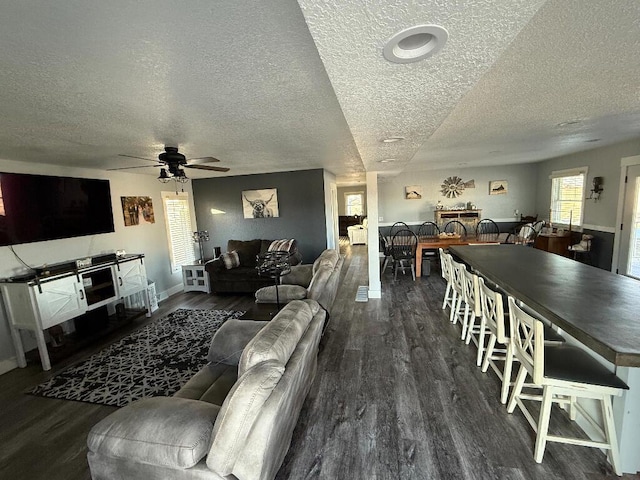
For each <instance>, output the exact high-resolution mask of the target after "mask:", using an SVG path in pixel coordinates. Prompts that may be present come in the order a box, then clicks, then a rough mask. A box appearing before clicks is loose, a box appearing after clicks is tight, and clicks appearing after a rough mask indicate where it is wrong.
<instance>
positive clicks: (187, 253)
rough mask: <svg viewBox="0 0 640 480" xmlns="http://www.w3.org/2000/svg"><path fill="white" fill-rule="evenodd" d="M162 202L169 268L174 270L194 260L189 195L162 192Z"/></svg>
mask: <svg viewBox="0 0 640 480" xmlns="http://www.w3.org/2000/svg"><path fill="white" fill-rule="evenodd" d="M162 202H163V204H164V212H165V219H166V223H167V236H168V240H169V253H170V256H171V269H172V270H174V271H175V270H178V269H180V267H182V265H190V264H193V263H194V262H195V252H194V246H193V245H194V244H193V229H192V228H191V211H190V209H189V197H188V195H187V194H186V193H181V194H178V195H176V194H175V193H171V194H168V195H164V194H163V197H162Z"/></svg>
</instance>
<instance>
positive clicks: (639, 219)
mask: <svg viewBox="0 0 640 480" xmlns="http://www.w3.org/2000/svg"><path fill="white" fill-rule="evenodd" d="M624 190H625V191H624V200H623V207H622V228H621V230H620V253H619V256H618V268H617V273H620V274H622V275H627V276H630V277H634V278H637V279H640V165H631V166H629V167H628V168H627V175H626V183H625V189H624Z"/></svg>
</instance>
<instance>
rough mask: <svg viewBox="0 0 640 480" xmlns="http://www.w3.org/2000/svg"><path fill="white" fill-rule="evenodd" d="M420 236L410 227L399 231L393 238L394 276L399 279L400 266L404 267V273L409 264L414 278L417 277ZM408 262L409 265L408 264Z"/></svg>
mask: <svg viewBox="0 0 640 480" xmlns="http://www.w3.org/2000/svg"><path fill="white" fill-rule="evenodd" d="M417 246H418V237H417V236H416V234H415V233H413V232H412V231H411V230H409V229H403V230H400V231H399V232H397V233H396V234H395V235H394V236H393V238H392V239H391V256H392V257H393V278H394V280H397V279H398V268H402V274H403V275H404V273H405V268H406V267H407V266H408V267H409V268H410V270H411V274H412V276H413V280H415V279H416V270H415V258H416V247H417ZM407 264H408V265H407Z"/></svg>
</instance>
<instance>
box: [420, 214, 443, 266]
mask: <svg viewBox="0 0 640 480" xmlns="http://www.w3.org/2000/svg"><path fill="white" fill-rule="evenodd" d="M439 234H440V228H439V227H438V225H437V224H436V223H435V222H423V223H422V225H420V226H419V227H418V233H417V235H418V241H423V240H426V239H437V238H438V235H439ZM437 256H438V250H436V249H428V248H424V249H423V250H422V275H429V273H430V271H431V260H432V259H434V258H436V257H437Z"/></svg>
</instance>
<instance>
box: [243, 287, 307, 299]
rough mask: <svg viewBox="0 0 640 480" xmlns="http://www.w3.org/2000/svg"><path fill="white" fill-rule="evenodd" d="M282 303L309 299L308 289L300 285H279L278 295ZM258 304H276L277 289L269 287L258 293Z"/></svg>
mask: <svg viewBox="0 0 640 480" xmlns="http://www.w3.org/2000/svg"><path fill="white" fill-rule="evenodd" d="M277 298H279V299H280V303H289V302H290V301H292V300H302V299H303V298H307V289H306V288H304V287H301V286H300V285H278V295H277ZM256 302H258V303H276V287H275V285H269V286H268V287H262V288H261V289H260V290H258V291H257V292H256Z"/></svg>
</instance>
